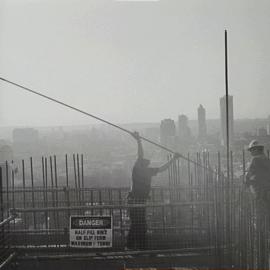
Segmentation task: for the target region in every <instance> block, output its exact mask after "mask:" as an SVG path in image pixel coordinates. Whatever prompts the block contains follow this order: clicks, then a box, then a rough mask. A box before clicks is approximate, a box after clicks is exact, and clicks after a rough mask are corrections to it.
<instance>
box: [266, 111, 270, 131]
mask: <svg viewBox="0 0 270 270" xmlns="http://www.w3.org/2000/svg"><path fill="white" fill-rule="evenodd" d="M266 129H267V134H268V135H270V115H269V116H268V118H267V125H266Z"/></svg>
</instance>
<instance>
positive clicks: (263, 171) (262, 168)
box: [246, 140, 270, 269]
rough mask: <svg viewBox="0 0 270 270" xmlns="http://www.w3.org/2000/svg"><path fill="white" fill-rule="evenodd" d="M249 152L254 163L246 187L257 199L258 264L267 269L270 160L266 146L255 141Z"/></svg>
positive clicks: (250, 167)
mask: <svg viewBox="0 0 270 270" xmlns="http://www.w3.org/2000/svg"><path fill="white" fill-rule="evenodd" d="M248 151H249V152H250V154H251V156H252V161H251V164H250V166H249V169H248V173H247V175H246V185H247V187H249V188H250V190H251V192H252V193H253V195H254V197H255V208H254V221H253V222H254V229H255V230H256V231H257V238H256V239H257V243H258V246H257V249H258V252H257V256H256V257H257V264H258V268H260V269H265V267H266V266H267V265H268V261H267V258H268V255H267V250H268V248H267V245H268V243H267V241H268V238H269V217H270V215H269V214H270V213H269V211H270V160H269V159H268V158H267V157H266V155H265V154H264V146H263V145H261V144H259V142H258V141H256V140H253V141H251V143H250V144H249V147H248Z"/></svg>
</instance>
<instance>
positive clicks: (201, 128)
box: [198, 104, 207, 140]
mask: <svg viewBox="0 0 270 270" xmlns="http://www.w3.org/2000/svg"><path fill="white" fill-rule="evenodd" d="M206 135H207V128H206V117H205V109H204V107H203V106H202V104H200V106H199V108H198V139H199V140H204V139H205V138H206Z"/></svg>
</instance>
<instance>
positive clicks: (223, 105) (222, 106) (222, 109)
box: [220, 96, 234, 145]
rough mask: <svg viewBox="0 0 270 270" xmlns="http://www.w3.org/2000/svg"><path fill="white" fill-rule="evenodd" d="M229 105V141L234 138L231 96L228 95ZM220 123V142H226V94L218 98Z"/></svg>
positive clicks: (223, 143) (224, 143)
mask: <svg viewBox="0 0 270 270" xmlns="http://www.w3.org/2000/svg"><path fill="white" fill-rule="evenodd" d="M228 107H229V110H228V111H229V141H230V142H233V139H234V120H233V96H229V97H228ZM220 124H221V143H222V145H226V144H227V129H226V96H224V97H221V98H220Z"/></svg>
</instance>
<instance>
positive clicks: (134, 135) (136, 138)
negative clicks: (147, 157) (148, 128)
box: [131, 131, 143, 159]
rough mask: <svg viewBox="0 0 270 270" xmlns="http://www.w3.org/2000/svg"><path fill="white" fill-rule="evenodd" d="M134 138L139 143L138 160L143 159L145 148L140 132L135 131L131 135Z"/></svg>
mask: <svg viewBox="0 0 270 270" xmlns="http://www.w3.org/2000/svg"><path fill="white" fill-rule="evenodd" d="M131 135H132V137H133V138H134V139H135V140H136V141H137V144H138V159H143V147H142V141H141V138H140V134H139V132H137V131H135V132H133V133H131Z"/></svg>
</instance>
